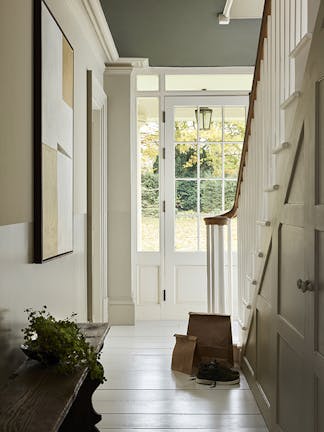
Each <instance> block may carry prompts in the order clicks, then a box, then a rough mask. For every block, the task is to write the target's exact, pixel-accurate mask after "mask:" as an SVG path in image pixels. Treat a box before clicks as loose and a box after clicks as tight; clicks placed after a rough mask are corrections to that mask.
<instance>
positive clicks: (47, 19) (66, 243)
mask: <svg viewBox="0 0 324 432" xmlns="http://www.w3.org/2000/svg"><path fill="white" fill-rule="evenodd" d="M33 126H34V262H35V263H43V262H45V261H48V260H51V259H53V258H56V257H58V256H62V255H66V254H68V253H72V252H73V147H74V146H73V144H74V50H73V47H72V45H71V43H70V42H69V40H68V38H67V37H66V35H65V34H64V32H63V30H62V28H61V27H60V25H59V24H58V22H57V20H56V19H55V17H54V16H53V14H52V13H51V11H50V9H49V8H48V6H47V4H46V3H45V1H44V0H34V122H33Z"/></svg>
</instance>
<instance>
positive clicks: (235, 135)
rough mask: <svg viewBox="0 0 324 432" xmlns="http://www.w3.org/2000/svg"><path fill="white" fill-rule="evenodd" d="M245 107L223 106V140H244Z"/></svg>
mask: <svg viewBox="0 0 324 432" xmlns="http://www.w3.org/2000/svg"><path fill="white" fill-rule="evenodd" d="M244 133H245V107H238V106H237V107H235V106H232V107H229V106H227V107H224V141H242V142H243V141H244Z"/></svg>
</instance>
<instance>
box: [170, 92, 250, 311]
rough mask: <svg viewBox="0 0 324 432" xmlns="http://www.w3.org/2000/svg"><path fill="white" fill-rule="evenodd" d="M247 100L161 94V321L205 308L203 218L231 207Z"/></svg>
mask: <svg viewBox="0 0 324 432" xmlns="http://www.w3.org/2000/svg"><path fill="white" fill-rule="evenodd" d="M246 103H247V100H246V98H244V97H234V96H233V97H226V98H225V97H205V98H201V97H167V98H166V101H165V112H166V122H165V200H164V201H165V268H164V272H165V273H164V274H165V279H164V290H165V291H164V293H165V294H164V302H163V304H162V317H163V318H164V319H179V318H181V319H186V318H187V316H188V312H189V311H195V312H206V311H207V269H206V263H207V258H206V227H205V223H204V218H205V217H207V216H210V215H216V214H221V213H222V212H224V211H226V210H229V209H230V208H231V207H232V205H233V200H234V194H235V189H236V177H237V172H238V166H239V162H240V155H241V150H242V144H243V137H244V131H245V115H246V106H245V105H246Z"/></svg>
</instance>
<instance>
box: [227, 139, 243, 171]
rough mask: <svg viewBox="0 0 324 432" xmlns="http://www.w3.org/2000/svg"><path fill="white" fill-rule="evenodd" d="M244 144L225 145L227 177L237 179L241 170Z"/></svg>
mask: <svg viewBox="0 0 324 432" xmlns="http://www.w3.org/2000/svg"><path fill="white" fill-rule="evenodd" d="M241 153H242V144H241V143H239V144H224V171H225V177H228V178H234V179H236V178H237V176H238V171H239V168H240V161H241Z"/></svg>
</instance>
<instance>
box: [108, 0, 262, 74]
mask: <svg viewBox="0 0 324 432" xmlns="http://www.w3.org/2000/svg"><path fill="white" fill-rule="evenodd" d="M100 1H101V4H102V8H103V10H104V13H105V15H106V18H107V21H108V25H109V28H110V30H111V33H112V35H113V38H114V41H115V43H116V46H117V50H118V52H119V55H120V57H145V58H149V61H150V65H151V66H187V67H190V66H191V67H197V66H252V65H254V62H255V57H256V50H257V43H258V37H259V30H260V24H261V20H257V19H249V20H231V22H230V24H229V25H219V24H218V19H217V15H218V13H220V12H222V11H223V8H224V4H225V0H100Z"/></svg>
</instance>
